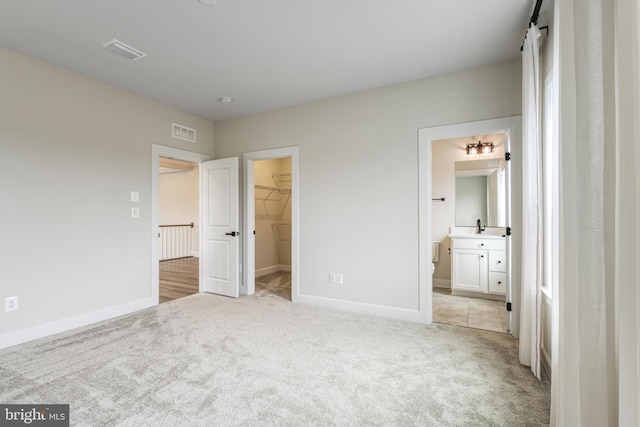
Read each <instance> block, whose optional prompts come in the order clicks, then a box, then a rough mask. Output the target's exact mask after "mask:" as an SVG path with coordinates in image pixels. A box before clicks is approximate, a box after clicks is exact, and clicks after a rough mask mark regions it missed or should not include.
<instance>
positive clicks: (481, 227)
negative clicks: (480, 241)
mask: <svg viewBox="0 0 640 427" xmlns="http://www.w3.org/2000/svg"><path fill="white" fill-rule="evenodd" d="M476 224H477V225H478V234H482V232H483V231H484V227H483V226H482V221H480V218H478V221H476Z"/></svg>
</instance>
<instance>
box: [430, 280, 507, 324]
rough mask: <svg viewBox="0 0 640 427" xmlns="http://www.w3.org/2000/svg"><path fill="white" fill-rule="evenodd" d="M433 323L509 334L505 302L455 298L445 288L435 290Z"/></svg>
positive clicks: (449, 290)
mask: <svg viewBox="0 0 640 427" xmlns="http://www.w3.org/2000/svg"><path fill="white" fill-rule="evenodd" d="M433 321H434V322H436V323H446V324H447V325H456V326H466V327H468V328H475V329H484V330H487V331H495V332H507V324H506V310H505V303H504V301H494V300H488V299H481V298H469V297H462V296H454V295H451V289H445V288H433Z"/></svg>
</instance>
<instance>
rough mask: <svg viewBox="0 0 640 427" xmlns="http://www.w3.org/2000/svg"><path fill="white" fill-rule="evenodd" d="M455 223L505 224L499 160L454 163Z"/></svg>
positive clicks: (503, 180)
mask: <svg viewBox="0 0 640 427" xmlns="http://www.w3.org/2000/svg"><path fill="white" fill-rule="evenodd" d="M455 173H456V226H457V227H468V226H470V227H474V226H476V223H477V220H478V219H480V221H481V222H482V225H483V226H489V227H504V226H505V225H506V224H505V223H506V218H505V210H506V208H505V194H506V193H505V192H506V187H505V170H504V162H503V161H502V160H501V159H486V160H467V161H460V162H456V164H455Z"/></svg>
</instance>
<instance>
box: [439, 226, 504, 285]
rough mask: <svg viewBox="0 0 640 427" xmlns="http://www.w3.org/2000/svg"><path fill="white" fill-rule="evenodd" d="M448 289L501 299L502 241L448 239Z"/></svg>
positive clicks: (477, 237)
mask: <svg viewBox="0 0 640 427" xmlns="http://www.w3.org/2000/svg"><path fill="white" fill-rule="evenodd" d="M451 246H452V247H451V289H452V290H454V291H463V292H476V293H482V294H492V295H504V294H505V291H506V279H507V270H506V258H505V238H504V237H501V236H482V235H468V236H451Z"/></svg>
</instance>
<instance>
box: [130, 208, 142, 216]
mask: <svg viewBox="0 0 640 427" xmlns="http://www.w3.org/2000/svg"><path fill="white" fill-rule="evenodd" d="M131 218H140V208H131Z"/></svg>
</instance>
